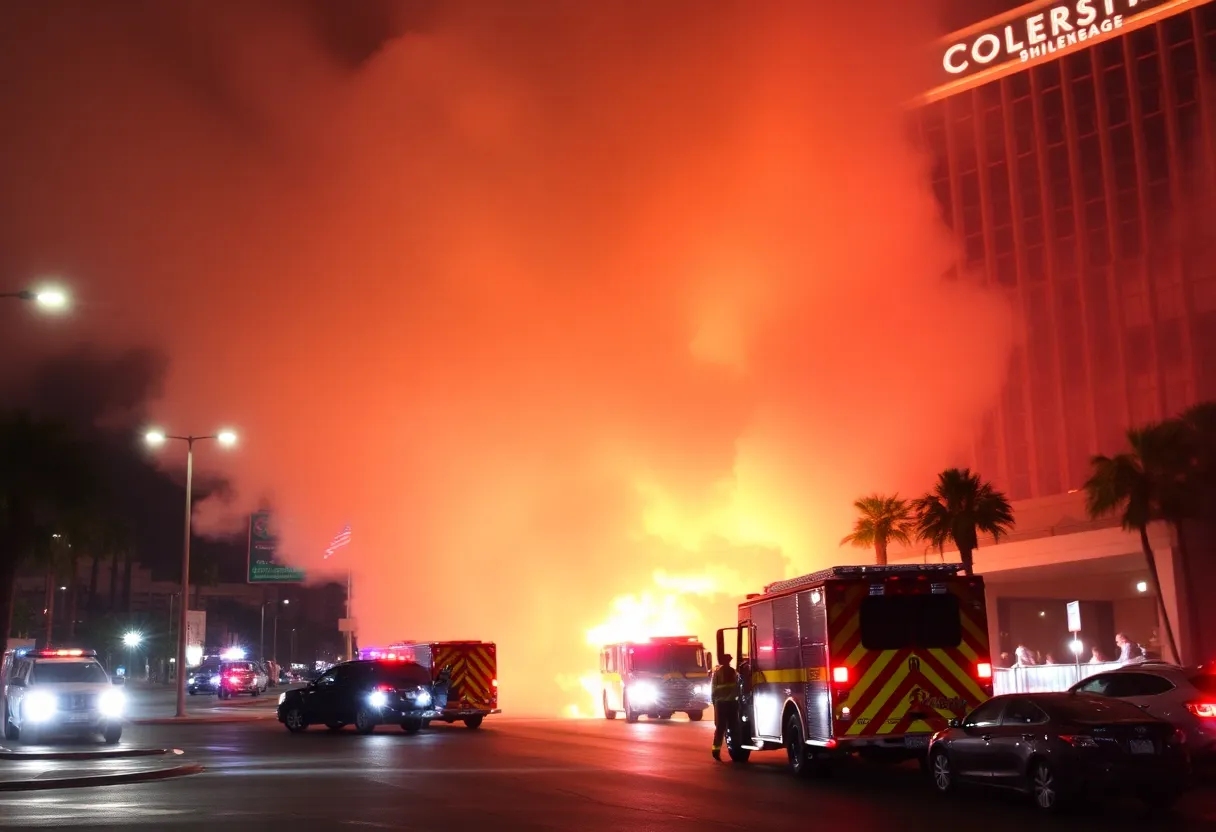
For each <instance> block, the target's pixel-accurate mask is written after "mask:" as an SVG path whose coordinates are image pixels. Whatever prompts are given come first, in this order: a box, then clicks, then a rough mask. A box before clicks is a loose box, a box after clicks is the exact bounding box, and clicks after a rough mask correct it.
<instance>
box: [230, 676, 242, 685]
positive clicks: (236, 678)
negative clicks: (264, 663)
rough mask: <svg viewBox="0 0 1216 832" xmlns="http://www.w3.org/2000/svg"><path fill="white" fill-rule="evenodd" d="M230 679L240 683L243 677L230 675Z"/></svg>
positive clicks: (233, 682)
mask: <svg viewBox="0 0 1216 832" xmlns="http://www.w3.org/2000/svg"><path fill="white" fill-rule="evenodd" d="M228 681H229V682H231V683H232V684H234V685H239V684H240V683H241V677H240V676H229V677H228Z"/></svg>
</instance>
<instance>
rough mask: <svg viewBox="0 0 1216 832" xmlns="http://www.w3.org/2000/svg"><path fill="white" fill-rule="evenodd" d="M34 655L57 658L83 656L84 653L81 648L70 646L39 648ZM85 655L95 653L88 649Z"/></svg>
mask: <svg viewBox="0 0 1216 832" xmlns="http://www.w3.org/2000/svg"><path fill="white" fill-rule="evenodd" d="M34 655H35V656H37V657H38V658H40V659H59V658H64V657H67V656H84V655H86V653H85V651H84V650H81V649H79V648H71V649H66V648H60V649H58V650H39V651H38V652H37V653H35V654H34ZM87 655H89V656H94V655H96V653H95V652H94V651H92V650H89V651H88V653H87Z"/></svg>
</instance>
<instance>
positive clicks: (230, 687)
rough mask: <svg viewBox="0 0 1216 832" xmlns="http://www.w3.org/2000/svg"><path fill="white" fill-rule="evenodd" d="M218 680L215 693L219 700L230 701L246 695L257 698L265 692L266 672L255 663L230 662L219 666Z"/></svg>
mask: <svg viewBox="0 0 1216 832" xmlns="http://www.w3.org/2000/svg"><path fill="white" fill-rule="evenodd" d="M219 677H220V680H219V682H218V683H217V685H216V691H217V693H218V694H219V698H220V699H231V698H232V697H234V696H240V695H241V694H243V693H247V694H249V695H251V696H257V695H259V694H261V693H264V692H265V691H266V686H267V684H268V681H267V678H266V671H264V670H262V666H261V665H260V664H258V663H257V662H251V661H232V662H224V663H222V664H221V665H220V671H219Z"/></svg>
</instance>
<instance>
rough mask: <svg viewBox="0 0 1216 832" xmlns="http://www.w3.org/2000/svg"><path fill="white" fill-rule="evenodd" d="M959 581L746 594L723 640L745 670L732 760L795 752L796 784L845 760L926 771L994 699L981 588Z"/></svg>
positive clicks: (790, 587) (823, 582) (905, 574)
mask: <svg viewBox="0 0 1216 832" xmlns="http://www.w3.org/2000/svg"><path fill="white" fill-rule="evenodd" d="M961 573H962V566H961V564H925V565H913V566H904V565H892V566H837V567H833V568H831V569H825V570H823V571H820V572H815V573H813V574H810V575H804V576H802V577H800V578H791V579H789V580H785V581H779V582H777V583H774V584H770V585H769V586H767V587H765V588H764V591H763V592H762V593H759V594H753V595H748V596H747V598H746V599H745V600H744V601H742V602H741V603H740V604H739V625H738V626H737V627H728V628H724V629H721V630H719V631H718V638H717V649H718V655H719V659H721V656H722V654H723V653H728V652H733V654H734V656H735V659H736V660H737V665H736V666H737V669H738V671H739V719H738V721H737V722H736V724H735V725H734V726H729V727H728V729H727V735H726V746H727V751H728V752H729V754H730V757H731V759H732V760H734V761H736V762H746V761H747V759H748V757H749V756H750V754H751V752H753V751H769V750H777V749H785V751H786V753H787V755H788V757H789V764H790V768H791V769H792V770H793V771H794V772H795V773H797V774H809V773H812V772H820V773H822V772H824V771H826V770H827V769H828V768H830V764H831V762H832V761H833V759H835V758H837V757H839V756H841V755H844V754H853V753H855V754H858V755H861V756H866V757H872V758H876V759H887V760H901V759H909V758H919V759H922V760H923V758H924V754H925V753H926V749H927V748H928V744H929V738H930V737H931V736H932V735H933V734H934V733H936V732H937V731H940V730H942V729H944V728H946V727H948V724H949V722H950V720H952V719H956V718H962V717H963V716H965V715H966V714H967V713H968V712H969V711H971V710H972V709H973V708H975V707H976V706H977V705H979V704H980V703H981V702H983V701H985V700H986V699H988V698H989V697H990V696H992V660H991V657H990V655H989V652H988V619H987V612H986V609H985V603H984V583H983V579H982V578H979V577H968V576H966V575H963V574H961Z"/></svg>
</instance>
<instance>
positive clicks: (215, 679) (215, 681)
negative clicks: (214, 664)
mask: <svg viewBox="0 0 1216 832" xmlns="http://www.w3.org/2000/svg"><path fill="white" fill-rule="evenodd" d="M219 683H220V675H219V674H218V673H217V674H215V675H214V676H212V677H211V684H213V685H218V684H219Z"/></svg>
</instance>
